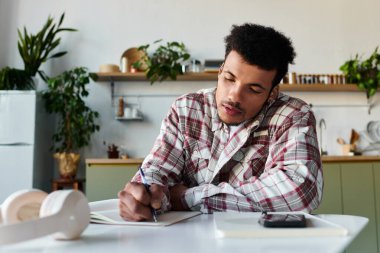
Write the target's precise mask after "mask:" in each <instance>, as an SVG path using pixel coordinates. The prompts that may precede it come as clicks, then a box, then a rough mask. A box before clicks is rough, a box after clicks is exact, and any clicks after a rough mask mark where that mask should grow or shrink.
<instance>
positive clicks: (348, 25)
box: [0, 0, 380, 158]
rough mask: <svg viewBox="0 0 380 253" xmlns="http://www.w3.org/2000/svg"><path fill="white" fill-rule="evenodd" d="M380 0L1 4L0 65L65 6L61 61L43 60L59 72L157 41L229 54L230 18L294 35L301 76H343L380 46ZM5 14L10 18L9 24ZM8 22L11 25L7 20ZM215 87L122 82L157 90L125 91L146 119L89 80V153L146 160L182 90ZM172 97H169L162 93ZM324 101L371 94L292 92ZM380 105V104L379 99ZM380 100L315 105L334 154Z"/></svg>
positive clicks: (126, 87)
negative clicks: (20, 37)
mask: <svg viewBox="0 0 380 253" xmlns="http://www.w3.org/2000/svg"><path fill="white" fill-rule="evenodd" d="M379 9H380V1H377V0H363V1H355V0H333V1H331V0H320V1H302V0H292V1H278V0H266V1H262V0H236V1H217V0H208V1H205V0H193V1H184V0H160V1H155V0H139V1H131V0H113V1H106V0H80V1H79V0H56V1H49V0H22V1H20V0H0V22H1V23H0V67H1V66H4V65H10V66H16V67H22V64H21V60H20V57H19V56H18V52H17V33H16V31H17V28H21V27H22V26H24V25H26V26H27V28H28V29H29V30H31V31H36V29H39V28H40V27H41V26H42V24H43V23H44V22H45V20H46V18H47V16H48V15H49V14H51V15H53V16H55V17H56V18H58V17H59V15H60V13H62V12H63V11H65V12H66V19H65V22H64V25H65V26H68V27H74V28H77V29H78V30H79V31H78V32H76V33H66V34H63V35H62V43H61V46H60V49H65V50H68V51H69V54H68V55H67V56H65V57H64V58H61V59H57V60H54V61H52V62H50V63H48V64H46V65H45V66H44V68H45V69H46V70H47V71H48V72H49V73H50V74H58V73H60V72H61V71H63V70H66V69H68V68H71V67H74V66H86V67H88V68H89V69H90V70H91V71H97V70H98V67H99V65H101V64H104V63H115V64H118V63H119V57H120V56H121V54H122V53H123V51H124V50H125V49H127V48H129V47H132V46H138V45H141V44H145V43H150V42H152V41H154V40H156V39H159V38H162V39H164V40H177V41H183V42H184V43H185V44H186V45H187V47H188V48H189V50H190V53H191V54H192V56H194V57H195V58H198V59H200V60H204V59H205V58H208V59H212V58H223V54H224V42H223V38H224V36H225V35H227V34H228V32H229V30H230V28H231V25H232V24H241V23H243V22H255V23H260V24H264V25H269V26H274V27H275V28H277V29H279V30H281V31H283V32H284V33H285V34H286V35H287V36H289V37H291V38H292V40H293V43H294V46H295V48H296V51H297V58H296V64H295V65H294V66H291V70H292V71H295V72H300V73H338V72H339V66H340V65H341V64H342V63H343V62H344V61H346V60H348V59H349V58H350V56H352V55H354V54H355V53H363V54H364V55H365V56H366V55H368V54H369V53H370V52H372V51H373V50H374V48H375V47H376V46H377V45H378V44H379V42H380V33H378V32H375V31H377V30H378V27H380V16H379V15H378V13H377V10H379ZM4 20H5V21H4ZM5 23H6V25H5ZM214 85H215V83H213V82H205V83H192V82H182V83H181V82H164V83H162V84H154V85H153V86H150V85H149V83H147V82H135V83H133V82H132V83H118V84H117V85H116V94H121V95H131V94H132V95H133V94H135V95H139V94H151V95H152V94H153V95H157V94H161V95H159V96H151V95H149V96H140V97H139V98H137V97H136V96H135V97H127V99H129V100H131V101H132V102H133V101H134V100H135V101H137V100H138V102H139V103H140V106H141V110H142V111H143V113H144V114H145V119H146V120H144V121H142V122H119V121H115V120H114V119H113V116H114V108H113V107H111V104H112V102H111V97H110V87H109V85H108V84H107V83H92V84H91V87H90V89H91V93H90V97H89V100H88V102H89V103H90V105H91V107H92V108H94V109H96V110H98V111H99V112H100V113H101V124H102V125H101V131H100V132H99V133H96V134H95V135H94V138H93V142H92V145H91V146H90V147H88V148H86V150H85V156H86V157H87V158H95V157H105V156H106V153H105V147H104V146H103V145H102V142H103V140H105V141H107V142H113V143H115V144H118V145H122V146H123V147H124V148H125V149H126V150H127V152H128V153H129V154H130V155H131V156H135V157H143V156H145V155H146V154H147V153H148V152H149V149H150V148H151V145H152V143H153V140H154V138H155V137H156V135H157V133H158V130H159V125H160V121H161V119H162V117H163V116H164V115H165V114H166V112H167V110H168V106H169V105H170V103H171V102H172V101H173V99H174V98H175V96H176V95H179V94H183V93H185V92H188V91H192V90H197V89H199V88H203V87H212V86H214ZM167 94H172V95H171V96H165V95H167ZM292 94H293V95H295V96H298V97H301V98H304V99H305V100H307V101H308V102H311V103H313V104H317V105H331V104H333V103H335V104H338V105H350V104H356V105H362V104H365V102H366V101H365V95H364V93H331V94H327V93H292ZM375 99H376V101H378V100H379V97H378V95H377V96H376V98H375ZM379 107H380V106H377V107H375V108H374V109H373V110H372V112H371V115H368V114H367V108H365V107H360V106H358V107H315V112H316V115H317V118H318V120H319V119H320V118H322V117H323V118H325V119H326V123H327V130H326V135H325V137H324V142H325V143H327V146H326V149H327V151H328V152H329V154H340V149H339V146H338V144H336V141H335V140H336V138H337V137H338V136H342V137H344V138H345V139H348V137H349V132H350V129H351V128H355V129H357V130H362V129H364V128H365V126H366V123H367V122H368V121H369V120H376V119H379V118H380V117H379V116H380V108H379Z"/></svg>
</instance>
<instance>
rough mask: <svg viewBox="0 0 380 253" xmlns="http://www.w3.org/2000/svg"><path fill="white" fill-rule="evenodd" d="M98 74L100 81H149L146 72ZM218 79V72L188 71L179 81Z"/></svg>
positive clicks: (179, 77) (180, 76)
mask: <svg viewBox="0 0 380 253" xmlns="http://www.w3.org/2000/svg"><path fill="white" fill-rule="evenodd" d="M95 74H96V75H97V76H98V81H99V82H102V81H148V79H147V78H146V77H145V73H143V72H139V73H121V72H114V73H95ZM217 79H218V74H217V73H205V72H202V73H186V74H184V75H178V76H177V81H216V80H217Z"/></svg>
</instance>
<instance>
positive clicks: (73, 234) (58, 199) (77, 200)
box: [40, 190, 90, 240]
mask: <svg viewBox="0 0 380 253" xmlns="http://www.w3.org/2000/svg"><path fill="white" fill-rule="evenodd" d="M51 215H56V216H57V222H56V224H57V231H59V232H57V233H55V234H54V237H55V238H56V239H62V240H71V239H76V238H78V237H79V236H80V234H81V233H82V232H83V231H84V230H85V229H86V227H87V226H88V224H89V223H90V207H89V205H88V201H87V198H86V197H85V196H84V194H83V193H82V192H80V191H74V190H61V191H54V192H52V193H50V194H49V195H48V196H47V197H46V199H45V200H44V201H43V203H42V206H41V209H40V217H41V218H43V217H48V216H51Z"/></svg>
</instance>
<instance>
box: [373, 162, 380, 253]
mask: <svg viewBox="0 0 380 253" xmlns="http://www.w3.org/2000/svg"><path fill="white" fill-rule="evenodd" d="M373 172H374V180H375V183H374V184H375V196H376V222H377V224H376V227H377V241H378V242H379V243H380V163H374V164H373ZM378 251H379V252H380V249H378Z"/></svg>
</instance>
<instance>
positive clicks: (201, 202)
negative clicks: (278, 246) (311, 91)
mask: <svg viewBox="0 0 380 253" xmlns="http://www.w3.org/2000/svg"><path fill="white" fill-rule="evenodd" d="M225 42H226V52H225V61H224V63H223V65H222V66H221V68H220V71H219V75H218V84H217V87H216V89H215V88H214V89H208V90H201V91H198V92H197V93H191V94H186V95H184V96H182V97H180V98H178V99H177V100H176V101H175V102H174V104H173V105H172V107H171V109H170V111H169V113H168V115H167V117H166V118H165V119H164V121H163V123H162V126H161V131H160V134H159V136H158V138H157V140H156V142H155V144H154V146H153V149H152V151H151V153H150V154H149V155H148V156H147V157H146V159H145V160H144V162H143V165H142V169H143V171H144V174H145V177H146V179H147V181H148V183H149V184H151V187H150V192H147V191H146V189H145V187H144V186H143V185H142V184H141V175H140V173H137V174H136V175H135V177H134V178H133V179H132V181H131V182H130V183H128V184H127V185H126V186H125V188H124V189H123V190H122V191H121V192H120V193H119V199H120V201H119V207H120V215H121V216H122V217H123V218H125V219H128V220H149V219H151V218H152V214H151V208H152V207H153V208H155V209H159V208H161V209H162V210H164V211H166V210H189V209H190V210H201V211H202V212H212V211H226V210H235V211H263V210H267V211H296V210H304V211H311V210H313V209H315V208H317V207H318V205H319V202H320V200H321V197H322V188H323V178H322V165H321V159H320V154H319V149H318V142H317V136H316V130H315V128H316V127H315V118H314V115H313V113H312V111H311V109H310V107H309V106H308V105H307V104H306V103H305V102H303V101H301V100H299V99H296V98H292V97H289V96H287V95H284V94H282V93H279V91H278V84H279V83H280V81H281V79H282V78H283V77H284V75H285V74H286V73H287V71H288V64H290V63H293V59H294V57H295V52H294V49H293V47H292V44H291V41H290V40H289V39H288V38H286V37H285V36H284V35H282V34H281V33H279V32H277V31H275V30H274V29H272V28H269V27H264V26H259V25H255V24H243V25H241V26H233V29H232V30H231V33H230V35H228V36H227V37H226V38H225Z"/></svg>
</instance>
